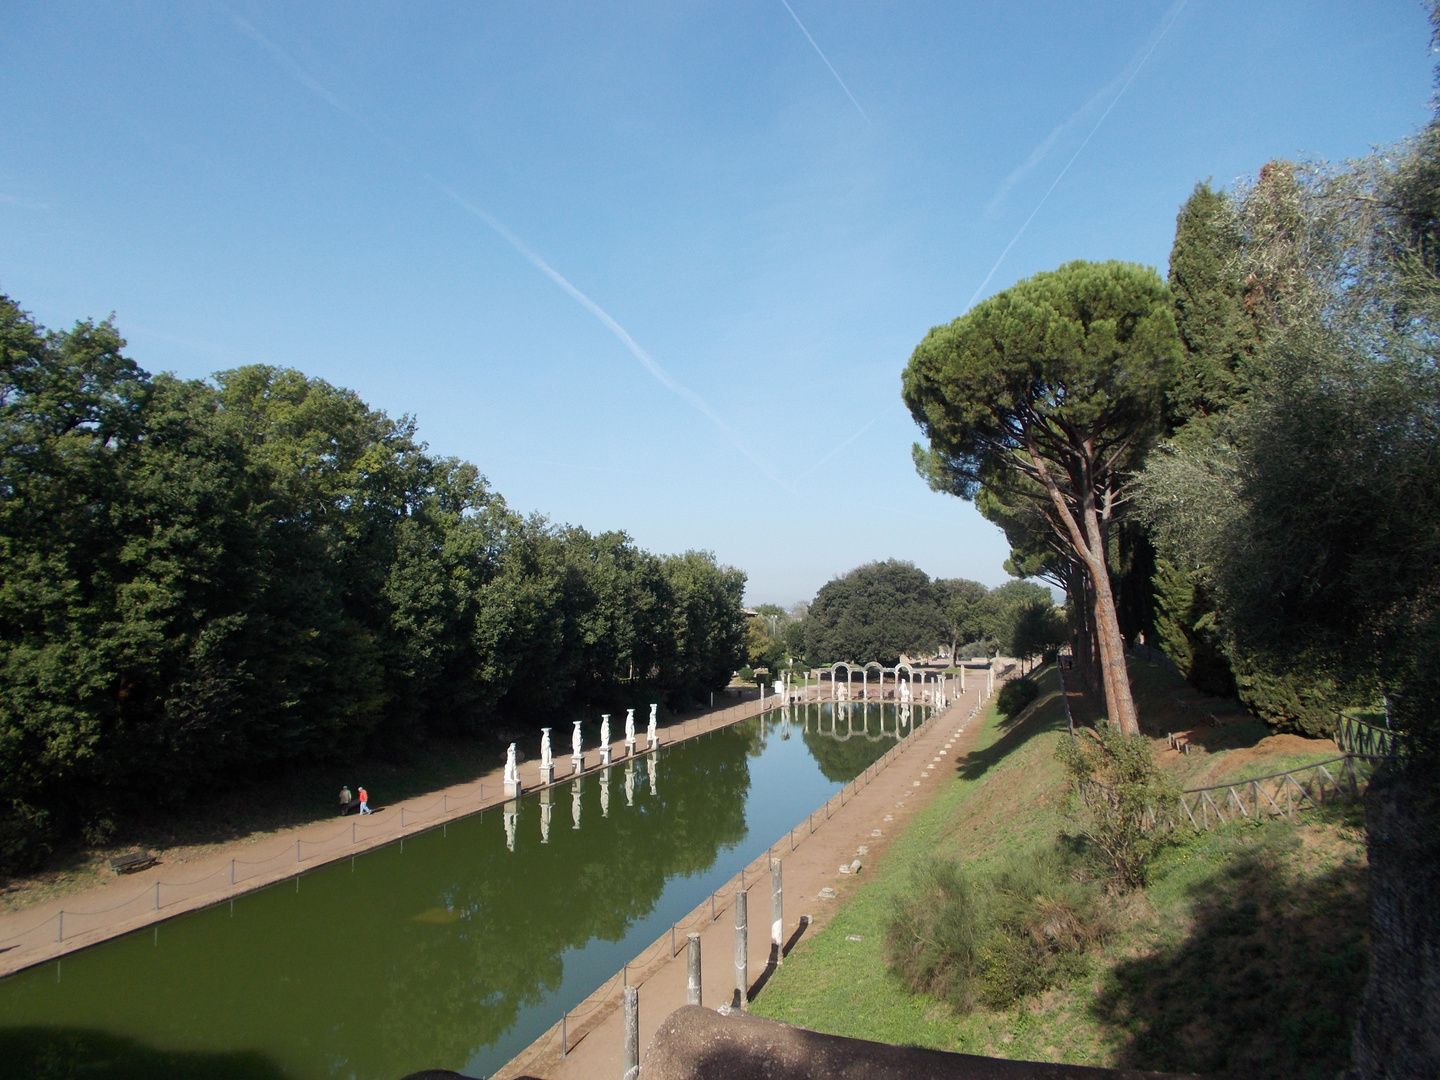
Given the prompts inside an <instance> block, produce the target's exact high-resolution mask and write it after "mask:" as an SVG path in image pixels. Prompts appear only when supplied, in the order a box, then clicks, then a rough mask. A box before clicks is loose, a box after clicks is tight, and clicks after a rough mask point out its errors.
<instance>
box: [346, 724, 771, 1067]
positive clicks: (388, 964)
mask: <svg viewBox="0 0 1440 1080" xmlns="http://www.w3.org/2000/svg"><path fill="white" fill-rule="evenodd" d="M758 737H759V736H758V724H757V723H745V724H739V725H735V726H734V727H731V728H728V729H725V730H723V731H718V732H716V733H715V734H714V735H712V736H710V737H709V738H708V739H706V740H705V741H704V743H703V744H697V745H695V746H693V747H689V748H685V751H684V752H679V751H672V752H670V753H668V754H665V755H664V757H663V760H662V761H661V762H660V772H659V781H658V785H657V794H656V795H655V796H651V795H650V793H649V784H648V780H647V781H644V782H641V781H639V780H638V779H637V784H636V792H635V805H634V807H633V808H632V807H627V806H626V805H625V798H624V791H623V781H624V773H625V769H624V766H623V765H622V766H617V767H616V768H614V769H613V770H612V772H611V801H610V816H609V817H602V816H601V814H600V804H599V777H598V776H594V775H592V776H587V777H586V778H585V780H584V790H583V796H582V799H583V813H582V827H581V829H580V830H579V831H575V830H573V829H572V828H571V827H570V815H569V806H570V802H569V796H570V792H569V790H568V789H566V788H561V789H558V790H557V791H555V792H554V795H555V797H556V802H555V806H556V813H555V816H554V818H553V820H552V824H551V830H550V843H549V844H548V845H541V844H540V842H539V830H540V826H539V817H540V809H539V806H538V804H537V803H536V801H535V800H534V798H533V797H532V798H530V799H527V800H526V801H525V802H524V805H523V807H522V810H521V814H520V833H519V842H518V843H517V850H516V852H515V853H514V854H513V855H512V854H511V853H510V852H508V851H506V850H505V848H504V845H503V844H499V843H494V842H493V841H492V842H487V843H486V846H485V851H484V853H483V855H482V856H481V857H480V858H479V859H477V860H474V861H470V862H468V863H467V865H466V866H465V868H464V876H463V877H454V878H451V879H449V880H443V879H442V880H436V879H433V878H418V879H409V880H404V881H401V882H397V887H398V888H401V889H403V890H404V891H405V893H407V894H412V895H413V897H414V900H413V903H414V906H415V909H416V910H417V911H419V912H425V911H431V910H435V909H436V907H437V906H438V909H439V912H442V913H443V912H449V911H452V910H453V911H454V912H457V913H461V917H460V918H457V919H455V920H454V921H453V922H450V923H448V924H447V923H446V922H445V921H444V915H440V914H437V915H436V916H435V917H434V921H431V922H414V921H412V922H407V923H405V924H403V926H402V927H400V928H398V929H397V928H396V927H395V925H394V923H393V922H392V923H391V924H390V925H389V928H388V929H387V930H385V931H383V932H384V933H385V934H386V935H387V937H388V941H387V942H386V951H387V952H388V953H389V954H390V955H389V957H388V958H387V959H385V960H381V963H382V965H383V966H384V967H385V968H386V969H388V971H389V972H390V977H389V978H387V979H386V980H385V983H384V989H383V991H382V993H383V997H384V1002H385V1004H384V1006H383V1008H382V1009H381V1010H380V1012H379V1014H377V1015H375V1017H374V1019H375V1021H376V1023H377V1026H378V1027H379V1029H380V1031H381V1033H382V1039H383V1042H384V1044H385V1047H384V1052H383V1054H381V1055H380V1056H381V1057H382V1058H383V1060H384V1061H385V1062H386V1064H387V1066H388V1067H390V1068H392V1070H393V1069H399V1070H400V1071H402V1072H403V1071H405V1070H407V1069H413V1068H416V1067H418V1066H419V1065H420V1064H429V1063H442V1062H443V1063H445V1064H447V1065H449V1066H451V1067H458V1066H461V1065H463V1064H464V1063H465V1061H466V1060H467V1059H468V1058H469V1057H470V1056H471V1055H472V1054H473V1053H474V1052H475V1050H476V1049H477V1048H479V1047H483V1046H488V1045H491V1044H493V1043H494V1042H496V1041H497V1040H498V1039H499V1038H500V1037H501V1036H503V1035H504V1034H505V1032H507V1031H508V1030H509V1029H510V1028H511V1027H512V1026H513V1025H514V1024H515V1022H516V1019H517V1017H518V1015H519V1013H520V1011H521V1010H522V1009H523V1008H525V1007H527V1006H531V1005H535V1004H538V1003H539V1002H541V1001H542V1000H543V999H544V997H545V995H546V994H548V993H551V992H553V991H554V990H556V989H557V988H558V987H559V986H560V983H561V979H562V975H563V965H562V961H561V954H562V953H563V952H564V951H565V950H566V949H570V948H575V947H578V946H581V945H583V944H585V942H587V941H589V940H590V939H591V938H599V939H601V940H605V941H619V940H621V939H622V938H623V937H624V936H625V934H626V933H627V932H628V930H629V928H630V927H631V926H632V925H633V924H634V923H635V922H637V921H639V920H642V919H644V918H645V917H647V916H648V915H649V914H650V912H651V911H652V910H653V908H654V906H655V903H656V901H657V900H658V899H659V897H660V895H661V893H662V892H663V891H664V888H665V884H666V882H667V880H669V879H670V878H672V877H674V876H676V875H688V874H694V873H697V872H700V871H703V870H705V869H707V868H709V867H710V866H711V865H713V864H714V862H715V860H716V858H717V856H718V853H719V851H720V850H721V849H722V848H724V847H728V846H732V845H734V844H736V843H738V842H739V841H741V840H742V839H744V836H745V822H744V815H743V811H744V803H745V794H746V791H747V789H748V787H749V770H748V766H747V763H746V757H747V753H748V751H749V750H750V748H751V746H752V745H753V744H754V743H755V742H756V740H757V739H758ZM648 764H649V763H648V762H646V763H644V765H643V766H642V767H648ZM562 810H563V813H562V812H561V811H562ZM489 817H490V812H488V811H487V823H488V819H489ZM497 817H498V812H497ZM490 840H491V838H488V837H487V841H490ZM377 929H378V928H377ZM370 1008H371V1010H372V1011H373V1010H374V1009H375V1002H374V1001H372V1002H371V1004H370ZM417 1031H424V1032H426V1035H427V1039H426V1044H427V1048H428V1051H427V1052H428V1057H427V1061H426V1062H424V1063H421V1062H417V1061H416V1060H415V1056H414V1055H415V1050H414V1048H415V1036H416V1032H417ZM367 1064H369V1063H368V1062H367ZM377 1064H378V1062H377Z"/></svg>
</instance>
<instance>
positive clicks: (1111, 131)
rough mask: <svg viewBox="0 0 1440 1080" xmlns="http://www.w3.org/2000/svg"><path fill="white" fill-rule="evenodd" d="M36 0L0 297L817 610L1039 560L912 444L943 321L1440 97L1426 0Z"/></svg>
mask: <svg viewBox="0 0 1440 1080" xmlns="http://www.w3.org/2000/svg"><path fill="white" fill-rule="evenodd" d="M5 24H6V32H5V35H4V45H3V49H4V52H3V64H0V101H3V104H4V115H5V123H4V128H3V131H4V134H3V136H0V138H3V153H0V291H4V292H6V293H8V294H9V295H11V296H12V297H14V298H15V299H16V300H18V301H19V302H20V303H21V304H22V306H24V307H25V308H27V309H28V310H30V311H31V312H33V313H34V315H35V316H36V317H37V318H38V319H39V320H40V321H41V322H43V323H45V324H47V325H50V326H54V327H61V326H68V325H69V324H71V323H72V322H73V321H74V320H75V319H77V318H82V317H97V318H100V317H104V316H105V315H107V314H108V313H110V312H112V311H113V312H115V315H116V320H117V323H118V325H119V326H120V328H121V330H122V332H123V333H124V334H125V336H126V337H127V338H128V340H129V342H130V353H131V355H132V356H133V357H134V358H135V359H136V360H137V361H139V362H140V364H141V365H142V366H144V367H145V368H147V369H148V370H151V371H167V370H168V371H174V372H176V373H178V374H180V375H183V376H190V377H200V376H204V375H207V374H209V373H211V372H213V371H217V370H222V369H225V368H229V367H234V366H236V365H239V364H245V363H255V362H264V363H270V364H277V365H285V366H293V367H297V368H299V369H301V370H303V371H305V372H306V373H307V374H310V375H316V376H320V377H323V378H325V379H328V380H330V381H332V382H334V383H338V384H340V385H343V386H348V387H351V388H353V389H355V390H356V391H358V392H359V393H360V394H361V395H362V396H363V397H364V398H365V399H366V400H367V401H369V402H370V403H371V404H372V405H374V406H377V407H380V408H384V409H385V410H387V411H388V412H390V413H391V414H400V413H406V412H408V413H411V414H413V415H415V416H416V417H417V419H418V421H419V426H420V433H421V436H422V437H423V438H424V439H425V440H426V441H427V442H428V443H429V444H430V446H431V448H432V450H434V451H435V452H437V453H443V454H448V455H455V456H459V457H464V458H468V459H469V460H471V461H474V462H475V463H476V464H477V465H479V466H480V468H481V469H482V470H483V471H484V472H485V474H486V475H487V476H488V477H489V479H490V481H491V483H492V484H493V485H494V486H495V487H496V488H497V489H498V490H499V491H500V492H501V493H502V494H503V495H504V496H505V498H506V499H507V501H508V502H509V503H510V504H511V505H512V506H513V507H515V508H516V509H518V510H521V511H525V512H530V511H539V512H541V513H543V514H545V515H547V516H549V517H551V518H552V519H554V520H556V521H564V522H573V523H576V524H580V525H584V526H586V527H588V528H591V529H597V530H598V529H609V528H618V529H624V530H626V531H628V532H629V533H630V534H631V535H633V536H634V537H635V538H636V540H637V541H638V542H640V543H641V544H642V545H644V546H645V547H647V548H650V549H652V550H657V551H679V550H683V549H686V548H705V549H708V550H711V551H714V552H715V553H716V555H717V556H718V557H719V558H720V559H721V560H722V561H724V562H727V563H730V564H732V565H735V566H739V567H742V568H744V569H745V570H746V571H748V573H749V575H750V589H749V597H748V598H749V599H750V601H751V602H766V601H772V602H778V603H784V604H789V603H791V602H793V601H795V600H798V599H805V598H809V597H810V596H812V595H813V594H814V592H815V590H816V589H817V588H818V587H819V586H820V585H821V584H823V583H824V582H825V581H826V580H827V579H828V578H830V577H831V576H833V575H835V574H837V573H841V572H843V571H845V570H847V569H849V568H851V567H853V566H856V565H859V564H860V563H863V562H866V561H869V560H871V559H883V558H889V557H896V558H902V559H910V560H913V561H914V562H915V563H917V564H918V565H919V566H921V567H922V568H924V569H925V570H927V571H928V572H930V573H931V574H935V575H941V576H946V577H950V576H965V577H973V578H977V579H979V580H980V581H983V582H985V583H987V584H990V585H995V584H999V583H1001V582H1003V581H1004V580H1005V573H1004V570H1003V568H1002V563H1003V561H1004V558H1005V555H1006V547H1005V543H1004V540H1003V538H1002V537H1001V536H1000V534H999V533H998V531H997V530H995V529H994V528H993V527H992V526H990V525H989V524H987V523H986V522H985V521H984V520H983V519H981V518H980V517H979V515H978V514H976V513H975V511H974V509H973V508H972V507H971V506H969V505H968V504H966V503H962V502H960V501H959V500H956V499H953V498H950V497H946V496H941V495H936V494H933V493H931V492H930V491H928V490H927V489H926V487H925V485H924V483H923V482H922V481H921V480H920V479H919V478H918V477H917V476H916V475H915V473H914V470H913V468H912V466H911V463H910V445H911V443H912V442H913V441H914V440H915V439H916V438H917V437H918V431H917V429H916V428H915V427H914V425H913V424H912V422H911V421H910V419H909V417H908V415H907V414H906V412H905V410H904V408H903V406H902V405H901V403H900V400H899V380H900V372H901V371H902V369H903V368H904V365H905V363H906V361H907V360H908V358H909V355H910V352H911V350H912V349H913V348H914V347H915V345H916V344H917V343H918V342H919V340H920V339H921V338H922V337H923V336H924V334H925V332H926V331H927V330H928V329H929V328H930V327H931V326H933V325H936V324H938V323H943V322H948V321H949V320H951V319H953V318H955V317H956V316H958V315H960V314H962V313H963V312H964V311H965V310H966V308H967V307H968V306H969V304H970V303H971V302H972V298H976V297H981V296H984V295H988V294H989V293H992V292H996V291H999V290H1001V289H1003V288H1005V287H1007V286H1009V285H1011V284H1013V283H1014V282H1015V281H1017V280H1019V279H1020V278H1023V277H1026V276H1028V275H1030V274H1033V273H1035V272H1037V271H1040V270H1047V269H1052V268H1054V267H1055V266H1057V265H1059V264H1060V263H1062V262H1065V261H1067V260H1070V259H1076V258H1090V259H1107V258H1119V259H1128V260H1132V261H1136V262H1141V263H1145V264H1149V265H1152V266H1155V267H1156V268H1158V269H1160V270H1161V271H1162V273H1163V271H1164V268H1165V262H1166V258H1167V255H1168V252H1169V247H1170V241H1171V239H1172V236H1173V232H1174V220H1175V213H1176V210H1177V208H1178V206H1179V204H1180V203H1181V201H1182V200H1183V199H1184V198H1185V197H1186V196H1187V195H1188V193H1189V192H1190V190H1191V189H1192V188H1193V186H1194V184H1195V183H1196V181H1198V180H1203V179H1206V178H1207V177H1209V178H1213V181H1214V182H1215V183H1216V184H1218V185H1229V184H1230V183H1232V182H1233V180H1234V178H1236V177H1238V176H1242V175H1249V174H1253V173H1255V172H1256V171H1257V170H1258V169H1259V168H1260V166H1261V165H1263V164H1264V163H1265V162H1266V161H1267V160H1269V159H1271V158H1274V157H1282V156H1288V157H1294V156H1298V155H1309V156H1317V157H1325V158H1330V159H1343V158H1345V157H1350V156H1355V155H1358V154H1363V153H1365V152H1366V151H1367V150H1368V149H1369V148H1370V147H1371V146H1372V145H1375V144H1383V143H1387V142H1391V141H1394V140H1396V139H1398V138H1401V137H1403V136H1405V135H1406V134H1408V133H1410V132H1412V131H1413V130H1415V128H1416V127H1417V126H1418V125H1420V124H1421V123H1423V122H1424V121H1425V120H1426V119H1427V118H1428V115H1429V111H1428V105H1429V98H1430V93H1431V64H1432V57H1431V55H1430V52H1429V48H1428V27H1427V24H1426V15H1425V10H1424V8H1423V6H1422V5H1421V4H1420V3H1419V2H1418V0H1383V2H1382V0H1369V2H1364V0H1346V2H1325V0H1296V2H1267V0H1246V2H1243V3H1240V2H1235V3H1232V2H1222V0H1187V2H1181V3H1176V2H1174V0H1156V2H1150V0H1143V2H1142V0H1134V2H1128V3H1107V2H1090V3H1085V4H1076V3H1031V4H1018V3H1016V4H1000V3H963V2H956V0H951V2H947V3H911V4H880V3H849V4H820V3H816V2H815V0H790V3H789V7H788V8H787V6H786V3H785V2H784V0H773V2H762V0H723V2H713V3H700V2H690V3H686V2H678V0H671V2H669V3H647V2H641V0H636V2H631V3H625V4H606V3H598V2H593V0H592V2H589V3H550V2H532V3H524V4H520V3H510V4H504V3H472V4H458V3H445V4H430V5H421V4H414V3H365V2H360V3H352V2H346V3H333V4H306V5H301V4H294V3H278V2H270V0H263V2H262V0H232V2H230V3H228V4H221V3H208V2H195V3H183V4H182V3H168V4H167V3H143V4H142V3H114V4H72V3H66V2H63V0H46V2H45V3H27V2H14V0H12V2H11V3H10V4H7V5H6V13H5ZM802 25H803V28H804V29H803V30H802ZM807 32H808V35H809V36H808V37H807ZM1047 193H1048V194H1047ZM1037 208H1038V209H1037ZM1027 221H1028V222H1029V223H1028V226H1027V225H1026V222H1027ZM1022 226H1023V227H1024V231H1023V232H1022V231H1021V230H1022ZM1017 236H1018V239H1016V237H1017ZM1002 254H1003V255H1004V258H1003V261H999V265H998V267H997V265H996V264H997V260H1001V256H1002ZM992 271H993V273H992Z"/></svg>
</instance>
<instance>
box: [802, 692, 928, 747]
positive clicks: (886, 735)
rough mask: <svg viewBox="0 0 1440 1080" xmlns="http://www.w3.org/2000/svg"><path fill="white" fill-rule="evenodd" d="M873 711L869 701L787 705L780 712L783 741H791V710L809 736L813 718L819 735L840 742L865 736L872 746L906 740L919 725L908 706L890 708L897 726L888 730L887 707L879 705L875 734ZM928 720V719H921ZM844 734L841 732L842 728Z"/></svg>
mask: <svg viewBox="0 0 1440 1080" xmlns="http://www.w3.org/2000/svg"><path fill="white" fill-rule="evenodd" d="M870 707H871V703H870V702H868V701H835V702H830V701H817V702H798V703H796V704H794V705H785V706H782V707H781V710H780V724H781V737H782V738H786V739H788V738H789V737H790V734H789V729H790V726H791V724H792V723H793V722H796V721H792V720H791V715H790V714H791V710H794V711H795V713H796V714H797V715H798V717H799V720H798V723H800V724H801V725H803V727H804V732H805V734H806V735H809V734H810V718H811V716H812V715H813V716H814V718H815V734H817V735H826V734H828V735H829V736H830V737H831V738H832V739H834V740H835V741H836V742H848V741H849V740H850V739H852V738H854V737H855V736H856V735H860V736H863V737H864V738H866V739H868V740H869V741H870V742H879V741H880V740H881V739H903V738H904V737H905V736H906V735H908V734H909V733H910V731H911V729H912V727H913V725H914V723H915V717H914V713H913V712H912V706H911V705H909V704H908V703H901V704H899V705H891V706H888V708H891V709H893V710H894V721H893V726H892V727H891V728H890V729H887V728H886V727H885V710H886V708H887V706H886V705H885V704H884V703H883V702H876V703H875V730H874V731H871V729H870ZM826 717H829V721H830V728H829V731H828V732H827V731H826V728H825V720H826ZM857 719H858V720H859V728H858V729H857V728H856V721H857ZM920 720H921V721H923V720H924V716H923V715H922V716H921V717H920ZM842 723H843V724H844V725H845V726H844V730H843V731H842V730H841V726H840V725H841V724H842Z"/></svg>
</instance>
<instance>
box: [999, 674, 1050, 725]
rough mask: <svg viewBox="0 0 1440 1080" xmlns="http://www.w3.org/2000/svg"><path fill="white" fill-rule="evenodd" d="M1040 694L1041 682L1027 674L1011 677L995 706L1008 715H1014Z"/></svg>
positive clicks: (1002, 689)
mask: <svg viewBox="0 0 1440 1080" xmlns="http://www.w3.org/2000/svg"><path fill="white" fill-rule="evenodd" d="M1039 696H1040V684H1039V683H1037V682H1036V681H1035V680H1034V679H1032V678H1030V677H1029V676H1028V675H1027V676H1025V677H1023V678H1019V679H1011V680H1010V681H1009V682H1007V683H1006V684H1005V685H1004V686H1002V687H1001V688H1000V695H999V696H998V697H997V698H996V699H995V707H996V708H997V709H999V710H1000V711H1001V712H1002V713H1004V714H1005V715H1006V716H1014V715H1016V714H1017V713H1019V712H1020V711H1021V710H1022V709H1024V708H1025V706H1026V705H1029V704H1030V703H1031V702H1032V701H1034V700H1035V699H1036V698H1037V697H1039Z"/></svg>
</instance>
